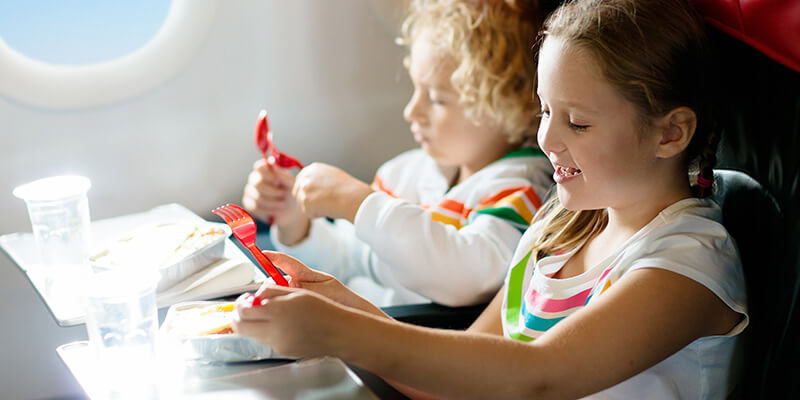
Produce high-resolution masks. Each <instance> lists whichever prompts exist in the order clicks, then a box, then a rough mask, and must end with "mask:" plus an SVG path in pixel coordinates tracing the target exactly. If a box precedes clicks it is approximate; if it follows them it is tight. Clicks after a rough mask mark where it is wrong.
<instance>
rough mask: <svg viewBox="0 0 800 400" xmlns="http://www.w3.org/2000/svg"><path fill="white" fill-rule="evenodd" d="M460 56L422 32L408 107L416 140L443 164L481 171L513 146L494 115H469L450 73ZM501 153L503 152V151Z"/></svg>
mask: <svg viewBox="0 0 800 400" xmlns="http://www.w3.org/2000/svg"><path fill="white" fill-rule="evenodd" d="M456 67H457V64H456V62H455V60H454V59H453V58H452V57H451V56H449V55H446V54H443V52H442V51H441V50H440V49H438V48H436V47H435V46H434V45H433V44H432V42H431V40H429V37H428V34H426V33H425V32H422V33H421V34H420V35H419V36H418V37H417V39H416V40H415V41H414V44H413V45H412V46H411V55H410V65H409V75H410V77H411V81H412V82H413V83H414V94H413V95H412V96H411V99H410V100H409V102H408V105H406V108H405V110H404V111H403V116H404V117H405V119H406V120H407V121H408V122H410V123H411V132H412V133H413V134H414V140H416V141H417V143H419V144H420V145H421V146H422V148H423V150H425V151H426V152H427V153H428V154H429V155H430V156H431V157H433V158H434V159H436V160H437V161H438V162H439V163H441V164H444V165H451V166H460V167H464V166H466V167H467V168H469V169H471V170H472V172H474V171H477V169H480V168H482V167H484V166H486V165H487V164H489V163H491V162H492V161H494V160H496V159H497V158H499V157H501V156H503V155H504V154H505V153H506V152H507V151H508V150H509V149H510V148H509V145H508V143H507V142H508V141H507V138H506V136H505V135H504V134H503V132H502V131H501V130H500V129H499V128H498V127H496V126H494V124H492V123H490V121H489V120H488V119H480V120H478V121H474V120H473V119H471V118H468V117H467V114H466V112H465V111H466V110H465V109H464V106H463V105H462V104H461V103H460V101H459V97H460V95H459V93H458V91H456V89H455V88H454V87H453V85H452V83H451V81H450V77H451V75H452V74H453V71H454V70H455V68H456ZM498 153H499V154H498Z"/></svg>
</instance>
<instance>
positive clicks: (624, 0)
mask: <svg viewBox="0 0 800 400" xmlns="http://www.w3.org/2000/svg"><path fill="white" fill-rule="evenodd" d="M543 37H544V38H545V39H546V38H548V37H554V38H558V39H559V40H561V41H563V42H564V43H565V44H566V46H568V47H572V48H575V49H577V50H580V51H586V52H588V54H589V55H590V56H591V57H592V58H593V59H594V61H595V62H596V64H597V65H598V66H599V68H600V71H601V73H602V75H603V77H604V78H605V79H606V80H607V81H608V82H609V83H610V84H611V85H612V86H613V87H614V88H615V89H616V90H617V92H618V93H619V94H621V95H622V96H623V97H624V98H625V99H627V100H628V101H630V102H631V103H632V104H633V105H634V107H635V108H636V110H637V114H638V116H639V123H640V126H641V127H642V130H643V131H644V129H645V128H646V127H649V126H650V124H651V123H652V121H653V120H654V119H655V118H657V117H661V116H664V115H666V114H667V113H668V112H669V111H671V110H673V109H675V108H676V107H680V106H686V107H689V108H691V109H692V110H693V111H694V112H695V114H696V115H697V127H696V129H695V132H694V136H693V137H692V140H691V142H690V144H689V146H688V147H687V149H686V151H685V154H684V157H685V160H686V165H687V172H688V171H691V175H692V176H694V177H695V179H694V180H695V181H696V180H700V181H704V182H705V183H706V184H705V185H698V184H696V183H695V184H693V185H692V193H693V195H694V196H696V197H705V196H708V195H709V194H710V192H711V188H710V187H708V186H709V185H708V184H707V183H708V182H711V181H712V180H713V167H714V165H715V164H716V156H715V155H716V147H717V144H718V142H719V135H718V134H717V133H716V132H715V131H714V130H713V129H712V126H711V120H712V119H711V115H710V104H709V101H708V99H707V97H706V96H707V94H708V93H709V85H708V77H707V76H705V75H704V74H705V71H706V70H707V65H706V62H705V60H706V55H705V51H706V49H705V34H704V30H703V23H702V19H701V18H700V17H699V16H698V14H697V13H696V12H695V11H694V10H693V8H692V7H691V6H690V4H688V2H687V1H686V0H580V1H575V2H571V3H567V4H565V5H564V6H562V7H560V8H559V9H558V10H556V11H555V12H554V13H553V14H551V15H550V16H549V17H548V19H547V21H546V22H545V26H544V33H543ZM607 218H608V217H607V215H606V213H605V211H604V210H582V211H570V210H567V209H565V208H564V207H562V206H561V204H560V203H559V201H558V198H557V197H554V198H552V199H551V200H550V201H549V202H548V203H547V204H545V206H544V207H542V208H541V209H540V210H539V212H538V213H537V215H536V217H535V218H534V219H535V220H541V223H542V224H543V229H542V230H541V231H540V232H541V233H540V235H539V237H538V238H537V239H536V240H535V242H534V243H535V244H534V249H535V250H536V251H535V252H534V254H535V255H536V257H537V259H539V258H541V257H544V256H545V255H546V254H551V253H555V252H559V251H564V250H568V249H571V248H573V247H575V246H576V245H578V244H579V243H581V242H583V241H585V240H586V239H588V238H589V237H590V236H592V235H594V234H596V233H597V232H599V231H600V230H602V229H603V228H604V227H605V225H606V223H607Z"/></svg>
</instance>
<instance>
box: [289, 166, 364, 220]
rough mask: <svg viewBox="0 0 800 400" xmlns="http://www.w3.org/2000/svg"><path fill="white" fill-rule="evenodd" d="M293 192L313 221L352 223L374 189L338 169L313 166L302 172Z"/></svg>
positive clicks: (298, 176)
mask: <svg viewBox="0 0 800 400" xmlns="http://www.w3.org/2000/svg"><path fill="white" fill-rule="evenodd" d="M292 192H293V193H294V196H295V198H296V199H297V202H298V203H299V204H300V207H301V208H302V209H303V211H305V213H306V215H308V216H309V217H311V218H317V217H330V218H344V219H347V220H349V221H350V222H353V220H354V219H355V216H356V212H357V211H358V207H359V206H361V202H362V201H364V199H365V198H366V197H367V196H368V195H369V194H370V193H372V192H373V190H372V188H371V187H370V186H369V185H368V184H366V183H364V182H362V181H360V180H358V179H356V178H354V177H352V176H350V175H349V174H347V173H346V172H344V171H342V170H341V169H339V168H336V167H333V166H331V165H327V164H321V163H314V164H311V165H309V166H307V167H305V168H303V170H302V171H300V173H299V174H298V175H297V178H296V180H295V183H294V188H293V189H292Z"/></svg>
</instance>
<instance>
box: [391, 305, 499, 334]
mask: <svg viewBox="0 0 800 400" xmlns="http://www.w3.org/2000/svg"><path fill="white" fill-rule="evenodd" d="M485 308H486V304H479V305H475V306H466V307H447V306H443V305H440V304H435V303H426V304H409V305H403V306H390V307H384V308H382V309H383V311H384V312H386V313H387V314H389V316H391V317H392V318H394V319H396V320H398V321H402V322H407V323H410V324H414V325H420V326H426V327H429V328H445V329H466V328H468V327H469V326H470V325H471V324H472V322H473V321H475V319H476V318H478V315H480V314H481V312H483V310H484V309H485Z"/></svg>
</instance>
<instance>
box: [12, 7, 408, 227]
mask: <svg viewBox="0 0 800 400" xmlns="http://www.w3.org/2000/svg"><path fill="white" fill-rule="evenodd" d="M202 1H211V0H202ZM388 1H390V0H337V1H325V0H293V1H279V0H270V1H258V0H235V1H224V2H223V1H218V6H217V12H216V17H215V21H214V23H213V25H212V27H211V29H210V31H209V33H208V36H207V37H206V39H205V41H204V43H203V44H202V46H201V47H200V48H199V50H198V51H197V52H196V53H195V55H194V57H193V58H192V59H191V61H189V63H188V64H187V65H186V66H185V67H183V68H182V69H181V70H180V72H179V73H178V74H177V75H176V76H174V77H172V78H171V79H169V80H167V81H166V82H165V83H164V84H162V85H160V86H159V87H156V88H155V89H153V90H150V91H148V92H146V93H144V94H142V95H139V96H136V97H133V98H128V99H125V100H122V101H118V102H115V103H111V104H105V105H102V106H95V107H90V108H83V109H75V110H52V109H44V108H40V107H34V106H30V105H26V104H24V103H21V102H19V101H17V100H15V99H13V98H10V97H8V96H5V95H3V94H0V160H1V161H0V213H2V216H3V218H2V219H1V220H0V221H2V222H0V234H3V233H9V232H17V231H30V224H29V222H28V219H27V214H26V209H25V205H24V203H23V202H22V201H21V200H19V199H17V198H15V197H13V196H12V195H11V190H12V189H13V188H14V187H15V186H16V185H18V184H21V183H24V182H27V181H30V180H33V179H37V178H41V177H46V176H51V175H60V174H68V173H74V174H81V175H85V176H87V177H89V178H90V179H91V180H92V185H93V186H92V189H91V190H90V191H89V201H90V208H91V214H92V219H102V218H108V217H113V216H118V215H123V214H128V213H133V212H139V211H144V210H147V209H149V208H151V207H153V206H156V205H159V204H165V203H172V202H176V203H180V204H183V205H185V206H187V207H188V208H190V209H192V210H193V211H195V212H196V213H198V214H200V215H202V216H210V213H209V211H210V210H211V209H212V208H214V207H216V206H217V205H219V204H222V203H225V202H239V201H240V199H241V190H242V187H243V185H244V182H245V180H246V177H247V173H248V172H249V171H250V168H251V166H252V163H253V162H254V161H255V160H256V159H257V158H258V157H259V154H258V152H257V151H256V149H255V147H254V145H253V138H252V133H253V127H254V125H255V120H256V116H257V114H258V112H259V110H260V109H261V108H265V109H266V110H267V111H268V112H269V116H270V123H271V127H272V129H273V131H274V132H275V140H276V143H277V145H278V146H279V148H281V149H283V150H285V151H287V152H289V153H291V154H293V155H296V156H297V157H298V158H299V159H300V160H301V161H303V162H305V163H310V162H312V161H322V162H327V163H331V164H334V165H336V166H339V167H341V168H343V169H344V170H346V171H348V172H350V173H351V174H353V175H355V176H356V177H358V178H361V179H364V180H367V181H370V180H371V178H372V175H373V174H374V171H375V169H376V168H377V166H378V165H380V163H381V162H383V161H385V160H387V159H389V158H390V157H392V156H393V155H395V154H398V153H399V152H401V151H403V150H405V149H408V148H411V147H413V141H412V140H411V135H410V134H409V133H408V124H407V123H406V122H405V121H403V118H402V109H403V106H404V105H405V103H406V101H407V99H408V97H409V96H410V94H411V85H410V83H409V79H408V77H407V73H406V70H405V68H404V67H403V66H402V62H401V61H402V57H403V55H404V50H403V49H402V48H401V47H399V46H397V45H395V44H394V35H395V34H396V32H397V29H396V28H397V27H396V26H388V24H387V21H391V22H390V23H393V22H398V21H397V19H392V18H389V19H387V18H386V15H384V14H382V13H385V11H386V8H387V6H386V4H383V3H382V2H388ZM399 3H400V2H398V4H399ZM390 8H391V6H390ZM0 79H10V78H9V77H0Z"/></svg>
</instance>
